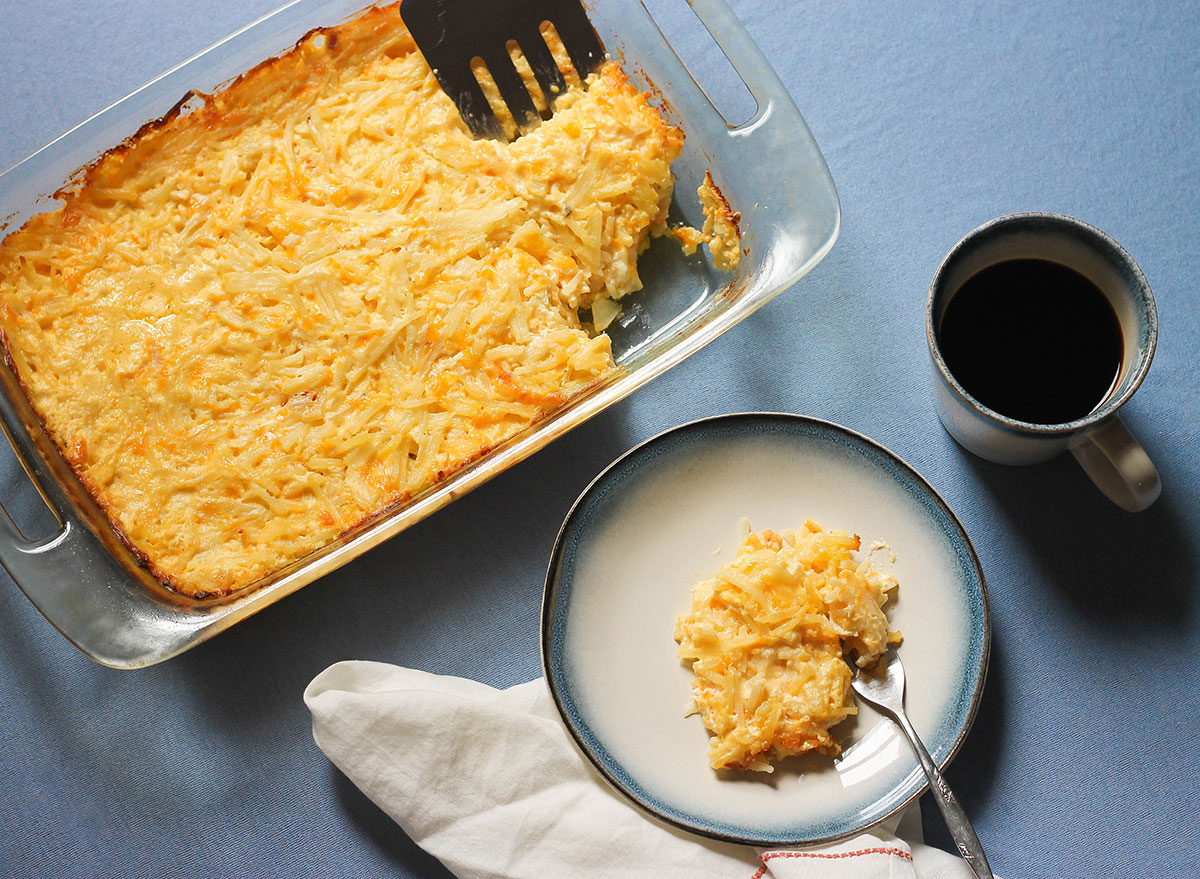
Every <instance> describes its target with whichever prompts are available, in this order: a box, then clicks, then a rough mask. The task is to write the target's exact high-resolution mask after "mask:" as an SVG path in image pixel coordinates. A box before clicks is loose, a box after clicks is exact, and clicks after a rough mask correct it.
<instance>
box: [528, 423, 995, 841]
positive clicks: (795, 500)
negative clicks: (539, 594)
mask: <svg viewBox="0 0 1200 879" xmlns="http://www.w3.org/2000/svg"><path fill="white" fill-rule="evenodd" d="M743 518H746V519H749V521H750V524H751V526H752V527H753V528H754V529H755V530H762V529H764V528H772V529H775V530H782V529H784V528H792V527H796V526H798V525H800V524H801V523H802V522H803V521H804V520H805V519H807V518H812V519H815V520H816V521H818V522H820V523H821V524H822V525H824V526H825V527H826V528H831V529H832V528H843V529H845V530H847V531H851V532H854V533H857V534H859V535H861V537H862V538H863V545H864V546H867V545H869V544H870V543H871V542H873V541H875V540H882V541H884V542H886V544H887V545H888V547H890V548H891V550H892V552H894V553H895V555H896V561H895V564H894V567H893V573H894V574H895V575H896V577H897V578H898V580H899V583H900V586H899V589H898V590H897V594H898V599H897V600H896V601H895V603H894V605H889V608H890V617H891V620H892V624H893V626H894V627H895V628H898V629H900V630H901V631H902V632H903V633H904V644H903V645H902V646H901V648H900V656H901V658H902V659H903V661H904V667H905V672H906V674H907V678H908V697H907V701H906V705H907V708H908V713H909V715H910V717H911V719H912V721H913V723H914V725H915V726H916V728H917V731H918V733H920V735H921V738H922V739H923V740H924V742H925V744H926V745H927V746H928V748H929V751H930V753H931V754H932V755H933V758H934V760H935V761H936V762H937V763H938V765H939V766H945V764H946V763H947V762H949V760H950V759H951V758H952V757H953V755H954V754H955V752H956V751H957V750H958V747H959V745H960V744H961V743H962V741H963V738H964V737H965V736H966V733H967V730H968V729H969V727H970V725H971V721H972V719H973V718H974V715H975V709H976V706H977V705H978V702H979V697H980V694H981V693H982V690H983V682H984V675H985V671H986V668H987V659H988V651H989V644H990V625H989V618H988V602H987V591H986V587H985V586H984V581H983V574H982V572H981V570H980V568H979V561H978V559H977V558H976V556H975V551H974V550H973V548H972V547H971V543H970V541H969V540H968V538H967V535H966V533H965V532H964V531H963V528H962V525H961V524H960V523H959V521H958V519H957V518H955V516H954V514H953V513H952V512H951V511H950V509H949V507H947V506H946V504H945V502H944V501H942V499H941V498H940V497H939V496H938V495H937V493H936V492H935V491H934V490H933V489H932V488H931V487H930V486H929V484H928V483H927V482H925V480H924V479H922V478H921V477H920V475H918V474H917V473H916V471H914V470H913V469H912V468H911V467H909V466H908V465H907V464H905V463H904V462H903V461H902V460H900V459H899V458H898V457H896V456H895V455H894V454H892V453H891V452H889V451H888V450H887V449H885V448H884V447H882V446H880V445H878V444H877V443H875V442H872V441H871V440H869V439H867V438H866V437H863V436H861V435H859V434H857V433H854V432H853V431H851V430H848V429H846V428H844V427H840V426H838V425H836V424H832V423H830V422H826V421H819V420H816V419H813V418H806V417H802V416H797V415H781V414H743V415H726V416H720V417H717V418H710V419H706V420H703V421H696V422H692V423H690V424H685V425H683V426H682V427H678V428H675V429H674V430H670V431H668V432H666V433H664V434H661V435H659V436H657V437H655V438H654V439H651V440H649V441H648V442H646V443H644V444H643V445H641V446H639V447H637V448H636V449H634V450H633V451H631V452H629V453H627V454H626V455H624V456H623V457H621V458H619V459H618V460H617V461H616V462H615V463H613V464H612V465H611V466H610V467H609V468H608V469H607V470H605V471H604V472H603V473H601V474H600V475H599V476H598V477H597V478H596V479H595V480H594V481H593V482H592V484H591V485H590V486H588V488H587V489H586V490H585V491H584V493H583V494H582V495H581V496H580V498H579V500H578V501H576V503H575V506H574V507H573V508H572V510H571V512H570V513H569V514H568V516H567V519H566V521H565V522H564V524H563V527H562V531H561V532H560V533H559V537H558V541H557V543H556V545H555V548H554V554H553V556H552V558H551V561H550V569H549V572H548V574H547V578H546V593H545V598H544V603H543V608H542V659H543V664H544V666H545V671H546V678H547V680H548V681H549V684H550V689H551V692H552V693H553V695H554V699H555V701H556V703H557V705H558V708H559V711H560V713H561V715H562V717H563V720H564V722H565V723H566V726H567V728H568V730H569V731H570V733H571V734H572V735H573V736H574V738H575V740H576V741H577V742H578V743H579V745H580V747H581V748H582V750H583V752H584V753H585V754H586V755H587V756H588V758H589V759H590V760H591V761H592V763H594V764H595V766H596V768H597V769H599V770H600V772H601V773H602V774H603V775H604V776H605V777H606V778H607V779H608V780H609V781H610V782H612V784H613V785H615V786H616V788H617V789H618V790H620V791H621V792H622V793H624V794H625V795H626V796H627V797H629V798H630V799H631V800H633V802H635V803H637V804H638V805H640V806H641V807H643V808H644V809H646V810H648V811H649V812H651V813H652V814H654V815H656V816H658V817H660V818H662V819H664V820H666V821H669V822H671V823H673V824H676V825H678V826H680V827H683V828H685V829H688V830H691V831H695V832H697V833H701V834H704V835H706V836H710V837H714V838H717V839H724V840H730V841H735V842H744V843H752V844H757V845H800V844H806V843H817V842H826V841H830V840H833V839H838V838H841V837H844V836H848V835H851V834H853V833H856V832H858V831H860V830H862V829H863V828H865V827H868V826H870V825H872V824H875V823H877V822H879V821H882V820H883V819H885V818H887V817H889V816H891V815H893V814H895V813H896V812H898V811H899V810H900V809H902V808H903V807H904V806H906V805H907V804H908V803H910V802H912V801H913V800H914V799H915V798H916V797H917V796H918V795H920V793H921V792H922V791H923V790H924V789H925V777H924V775H923V774H922V773H921V771H920V768H919V767H918V765H917V762H916V758H915V757H914V756H913V753H912V751H911V750H910V748H909V746H908V743H907V742H906V741H905V740H904V739H903V738H902V736H901V734H900V733H899V731H898V730H897V729H896V727H895V726H894V725H893V724H892V723H891V722H890V721H886V720H884V719H883V718H882V717H881V716H880V715H878V714H876V713H875V712H874V711H873V710H871V709H869V708H868V707H867V706H864V705H860V706H859V711H860V713H859V714H858V716H857V717H854V718H850V719H848V720H847V721H845V722H843V723H842V724H840V725H839V726H837V727H835V728H834V732H835V735H836V737H837V738H838V740H839V741H840V742H841V744H842V747H843V752H842V755H841V757H839V758H838V759H837V760H833V759H830V758H828V757H822V756H817V755H805V756H804V757H799V758H792V759H791V760H788V761H784V762H783V763H781V764H779V765H778V766H777V768H776V771H775V772H774V773H773V774H770V775H765V774H762V773H717V772H714V771H713V770H712V769H711V768H709V765H708V760H707V758H706V752H707V747H708V733H707V732H706V731H705V729H704V727H703V725H702V724H701V722H700V718H699V717H698V716H691V717H685V716H684V708H685V705H686V704H687V701H688V693H689V685H690V681H691V671H690V670H689V669H688V668H687V667H685V666H684V664H683V663H681V662H680V660H679V659H678V658H677V657H676V650H677V645H676V644H675V641H674V640H673V633H674V625H675V618H676V617H677V616H678V615H679V614H680V613H683V612H685V611H686V610H687V609H688V607H689V606H690V603H691V589H692V586H693V585H694V584H695V583H696V582H697V581H699V580H702V579H706V578H708V577H711V576H712V574H713V573H714V572H715V571H716V569H717V568H718V567H719V566H720V565H722V564H724V563H725V562H727V561H729V560H730V559H731V558H732V557H733V554H734V552H735V551H736V549H737V544H738V524H739V522H740V520H741V519H743Z"/></svg>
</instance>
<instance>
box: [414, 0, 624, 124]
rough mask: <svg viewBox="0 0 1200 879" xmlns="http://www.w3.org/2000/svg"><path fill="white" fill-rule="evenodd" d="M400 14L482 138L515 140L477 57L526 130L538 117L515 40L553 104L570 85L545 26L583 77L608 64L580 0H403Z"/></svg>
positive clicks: (436, 72)
mask: <svg viewBox="0 0 1200 879" xmlns="http://www.w3.org/2000/svg"><path fill="white" fill-rule="evenodd" d="M400 16H401V17H402V18H403V19H404V23H405V25H407V26H408V29H409V31H410V32H411V33H412V35H413V39H414V40H415V41H416V43H417V48H418V49H420V50H421V54H422V55H424V56H425V60H426V62H428V64H429V66H430V67H431V68H433V72H434V75H436V76H437V79H438V82H439V83H441V86H442V90H443V91H445V93H446V94H447V95H449V96H450V99H451V100H453V101H454V103H455V105H456V106H457V107H458V112H459V113H460V114H461V115H462V118H463V121H464V122H466V123H467V127H468V128H470V129H471V132H472V133H473V134H475V135H476V136H477V137H493V138H496V139H498V140H506V139H507V138H506V137H505V134H504V129H503V127H502V126H501V124H500V122H499V121H498V120H497V119H496V115H495V113H493V112H492V107H491V105H490V104H489V103H488V100H487V97H486V96H485V95H484V93H483V89H482V88H480V85H479V81H478V80H477V79H476V78H475V72H474V70H472V69H471V61H472V59H474V58H481V59H482V60H483V62H484V63H485V64H486V65H487V68H488V71H489V72H490V73H491V76H492V79H493V81H494V82H495V83H496V87H497V89H498V90H499V92H500V97H501V98H502V99H503V100H504V103H505V104H507V105H508V109H509V112H511V113H512V116H513V119H515V120H516V122H517V124H518V125H519V126H521V127H524V124H525V122H526V121H527V120H529V119H530V118H531V117H534V116H537V115H538V111H537V108H536V107H535V106H534V103H533V99H532V97H531V96H530V94H529V89H528V88H526V86H525V82H524V80H522V79H521V75H520V74H519V73H518V72H517V69H516V68H515V67H514V66H513V62H512V58H511V57H510V56H509V53H508V44H509V42H510V41H516V43H517V45H518V46H519V47H520V49H521V52H522V53H523V54H524V55H525V58H526V59H527V60H528V61H529V66H530V68H531V69H532V70H533V74H534V77H535V78H536V79H537V82H538V85H539V86H541V89H542V93H543V94H544V95H545V96H546V98H547V100H548V101H550V103H551V104H553V102H554V99H555V97H556V96H557V95H560V94H562V93H563V92H564V91H566V87H567V86H566V82H565V81H564V79H563V75H562V72H561V71H560V70H559V68H558V64H557V63H556V62H555V60H554V56H553V55H552V54H551V51H550V49H549V47H548V46H547V44H546V40H545V38H544V37H543V36H542V25H543V24H544V23H547V22H548V23H550V24H552V25H553V26H554V30H555V31H557V32H558V36H559V39H561V40H562V43H563V46H564V47H565V48H566V50H567V53H568V55H570V58H571V64H572V66H573V67H574V68H575V72H576V73H578V74H579V78H580V79H584V78H586V77H587V75H588V74H589V73H591V72H592V71H594V70H595V69H596V68H597V67H598V66H599V65H600V63H601V62H602V61H603V60H604V46H603V44H602V43H601V42H600V38H599V37H598V36H597V35H596V29H595V28H593V27H592V23H591V22H590V21H588V17H587V13H585V12H584V11H583V6H582V5H580V3H579V2H578V0H403V2H402V3H401V4H400Z"/></svg>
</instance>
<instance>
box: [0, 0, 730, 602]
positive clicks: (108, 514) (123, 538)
mask: <svg viewBox="0 0 1200 879" xmlns="http://www.w3.org/2000/svg"><path fill="white" fill-rule="evenodd" d="M398 5H399V4H398V3H393V4H390V6H380V5H376V6H372V7H370V8H369V9H367V10H365V11H364V12H362V13H361V14H359V15H357V16H355V17H354V18H353V19H351V21H354V22H359V21H362V20H363V19H366V18H368V17H370V16H381V15H383V14H384V13H385V10H387V9H390V8H394V7H397V6H398ZM348 23H349V22H344V23H343V24H341V25H331V26H327V27H317V28H313V29H312V30H310V31H308V32H307V33H305V34H304V35H303V36H302V37H300V39H298V40H297V41H296V42H295V44H294V45H293V46H292V48H290V49H289V50H287V51H286V52H283V53H281V54H279V55H276V56H273V57H271V58H268V59H266V60H265V61H263V62H261V63H259V64H257V65H255V66H254V67H252V68H250V69H249V70H247V71H246V72H245V73H242V74H240V75H239V76H237V77H235V78H234V79H232V80H229V81H228V82H227V83H223V84H222V85H221V86H220V87H219V88H218V89H217V90H215V91H214V92H213V93H212V94H211V95H206V94H204V93H203V92H199V91H196V90H192V89H189V90H188V91H187V92H186V93H184V95H183V97H181V98H180V99H179V100H178V101H177V102H176V103H175V105H174V106H172V107H171V109H170V110H168V111H167V112H166V113H164V114H163V115H162V116H160V117H159V118H158V119H153V120H151V121H149V122H146V123H145V124H143V125H142V126H141V127H139V128H138V130H137V131H135V132H134V133H133V134H132V135H130V136H129V137H127V138H125V139H124V140H123V141H121V143H119V144H117V145H116V146H114V147H112V148H110V149H108V150H106V151H105V152H103V153H101V154H100V155H99V156H97V157H96V158H95V159H94V160H92V161H91V162H89V163H88V164H87V165H85V166H83V167H82V168H80V169H79V170H78V171H76V172H75V173H74V174H72V175H71V178H70V179H69V180H68V182H67V183H66V184H64V185H63V186H62V187H60V188H59V189H58V190H57V191H55V193H54V198H55V199H59V200H64V201H66V202H67V205H64V206H63V207H61V208H58V210H65V209H66V208H67V207H69V203H70V200H71V198H72V197H73V196H74V195H76V194H77V193H79V192H80V191H81V190H83V189H85V188H86V187H87V186H90V185H91V184H92V183H93V182H94V177H95V176H96V175H97V174H98V173H99V172H100V171H101V170H102V166H103V165H104V164H105V163H107V162H110V161H114V160H119V159H121V158H122V157H123V156H124V155H125V154H127V153H129V152H130V151H132V150H133V149H134V148H135V147H136V146H138V145H139V143H140V142H141V141H142V140H145V139H146V138H148V137H150V136H152V135H154V134H156V133H157V132H159V131H161V130H162V129H164V128H166V127H167V126H169V125H170V124H172V123H173V122H174V120H175V119H177V118H179V116H180V115H182V114H183V112H184V109H185V107H186V106H187V105H188V103H189V102H191V101H193V100H195V99H196V98H199V99H201V100H202V101H203V107H200V108H197V109H196V110H195V111H193V112H196V113H206V112H214V111H216V109H217V108H216V107H214V101H215V99H216V98H218V97H220V96H221V95H223V94H225V93H227V92H229V91H230V90H232V89H234V88H235V87H237V86H238V85H239V84H240V83H242V82H244V81H246V80H248V79H250V78H251V77H254V76H258V75H261V74H265V73H267V72H268V71H269V70H271V69H272V68H274V67H278V66H279V65H281V64H282V63H283V62H285V61H287V60H289V59H291V58H292V57H293V56H295V55H296V53H298V52H303V51H305V50H306V49H308V48H312V49H318V50H320V51H323V52H326V53H333V52H335V51H336V49H337V47H338V34H337V32H338V30H339V29H341V28H342V27H343V26H345V25H346V24H348ZM318 36H323V37H324V44H323V45H321V46H316V45H315V43H314V41H315V39H316V37H318ZM611 69H612V70H615V71H616V73H618V74H619V75H620V79H621V82H622V83H624V84H628V85H631V83H629V79H628V77H627V76H626V75H625V72H624V71H623V70H621V68H620V67H619V66H615V65H614V66H613V68H611ZM655 91H656V94H655V95H652V94H651V93H650V92H645V93H644V96H645V97H646V98H647V100H650V99H651V98H653V97H658V98H659V99H662V94H661V92H658V91H657V89H655ZM660 122H661V124H662V125H663V127H671V128H676V130H678V131H679V132H680V135H681V136H682V130H681V129H679V128H678V126H674V125H671V123H669V122H667V120H666V119H663V118H661V114H660ZM713 188H714V189H716V187H715V186H714V187H713ZM716 191H717V193H718V195H719V196H720V198H721V201H722V203H723V204H724V205H725V207H726V209H728V203H727V202H726V201H725V198H724V196H723V195H720V190H716ZM37 216H38V215H36V214H35V215H34V216H33V217H30V218H29V219H27V220H26V221H25V223H23V224H22V225H21V227H20V228H19V229H17V230H15V231H14V232H12V233H10V234H16V233H17V232H19V231H21V230H23V229H24V228H25V227H26V226H28V225H29V223H31V222H32V221H33V220H34V219H35V218H36V217H37ZM734 216H735V217H737V216H738V215H737V214H736V212H734ZM735 223H736V221H735ZM5 237H8V236H7V235H6V236H5ZM0 356H2V357H3V359H4V362H5V366H6V367H7V368H8V370H9V372H10V373H11V374H12V375H13V377H14V379H15V380H16V383H17V385H18V386H19V387H20V389H21V392H22V393H23V394H24V395H25V398H26V400H27V401H29V403H30V408H31V410H32V411H33V413H34V416H35V417H36V418H37V420H38V423H39V425H40V426H41V428H42V430H43V431H44V433H45V434H46V436H47V437H49V438H50V440H51V441H52V442H53V443H54V446H55V448H56V449H57V450H58V452H59V454H61V455H62V457H63V460H64V461H66V463H67V465H68V466H69V467H70V469H71V472H72V473H73V474H74V475H75V478H76V479H77V480H78V481H79V484H80V485H81V486H82V487H83V490H84V491H85V492H86V493H87V495H88V496H89V497H90V498H91V500H92V502H93V503H95V504H96V506H97V507H98V508H99V509H100V510H101V512H103V514H104V516H105V518H106V519H107V521H108V526H109V528H110V530H111V533H112V535H113V536H114V537H115V538H116V539H117V541H118V542H119V543H120V545H121V546H122V547H123V548H124V549H125V550H126V551H127V552H128V553H129V555H130V557H131V558H132V559H133V561H134V562H135V563H136V564H137V565H138V566H139V567H141V568H142V569H143V570H145V571H146V572H147V573H149V574H150V575H151V576H152V577H153V578H154V579H155V580H156V581H157V582H158V583H160V584H161V585H162V586H163V587H164V588H166V589H167V590H168V591H169V592H170V593H172V594H173V595H176V596H179V597H181V598H185V599H188V600H190V601H195V602H197V603H206V602H210V601H212V600H218V599H219V600H232V599H233V598H235V597H237V596H238V595H240V594H243V593H246V592H249V591H253V590H256V589H258V588H260V587H261V585H262V584H263V581H265V580H268V579H270V578H272V577H276V576H278V575H279V574H280V573H281V572H283V571H286V570H287V569H289V568H292V567H294V566H296V565H298V564H300V563H301V562H302V561H303V560H304V559H307V558H310V557H311V556H312V555H313V554H315V553H319V552H322V551H325V550H327V549H328V548H329V547H331V546H333V545H334V544H336V543H338V542H339V541H341V540H343V539H344V538H346V537H347V536H348V535H350V534H352V533H354V532H357V531H360V530H362V529H363V528H365V527H367V526H369V525H370V524H372V523H374V522H377V521H380V520H382V519H385V518H387V517H388V516H390V515H392V514H393V513H395V512H396V511H398V510H399V509H402V508H403V507H404V506H406V505H407V504H409V503H410V502H411V501H412V500H414V498H415V497H419V496H422V495H424V494H426V493H427V492H429V491H432V490H433V489H435V488H436V487H438V486H439V485H441V484H442V483H443V482H445V481H446V480H447V479H448V478H449V477H450V476H452V475H454V474H455V473H458V472H460V471H462V470H464V469H466V468H467V467H470V466H472V465H474V464H476V463H477V462H478V461H480V460H482V459H483V458H485V457H487V456H488V455H490V454H491V453H492V452H494V451H495V450H496V449H498V448H500V447H502V446H504V445H506V444H508V443H511V442H514V441H516V440H517V438H518V437H520V436H523V435H526V434H527V433H528V432H530V431H532V430H533V429H535V428H536V427H537V426H538V425H539V424H541V423H542V422H544V421H546V420H547V419H549V418H550V417H551V416H553V415H555V414H557V413H559V412H560V411H561V410H562V407H563V405H564V404H566V403H567V402H570V401H574V400H579V399H582V398H583V397H585V396H588V395H589V394H591V393H592V392H593V391H594V390H596V389H597V388H598V387H600V386H601V385H603V384H605V383H607V382H608V381H609V380H610V379H611V378H612V375H611V374H610V375H609V376H606V377H605V378H602V379H600V380H598V381H596V382H593V383H592V384H590V385H588V386H587V387H585V388H582V389H580V390H579V391H577V392H576V393H575V394H572V395H571V396H570V397H569V398H563V399H562V400H560V401H559V402H558V403H557V404H556V405H555V408H554V409H552V410H550V411H548V412H546V413H545V414H544V415H542V416H541V417H539V418H537V419H536V420H534V421H533V422H532V423H531V424H530V425H529V426H528V427H526V428H525V429H524V430H522V431H520V432H518V433H517V434H515V435H514V436H512V437H509V438H507V439H505V440H503V441H501V442H500V443H496V444H493V445H491V446H486V447H484V448H482V449H480V450H479V451H478V452H476V453H475V454H474V455H472V456H471V457H470V458H468V459H467V460H465V461H463V462H462V463H461V464H459V465H458V466H457V467H454V468H451V469H449V470H444V471H442V470H439V471H438V473H437V476H436V478H435V479H434V480H433V481H432V482H431V483H430V484H429V485H428V486H426V487H425V488H424V489H423V490H422V491H420V492H418V493H417V495H414V494H413V493H412V492H410V491H403V492H401V493H400V494H398V495H397V496H396V497H395V498H393V499H392V500H391V501H389V502H388V503H386V504H384V505H383V506H381V507H380V508H379V509H378V510H375V511H373V512H371V513H368V514H367V515H365V516H363V517H362V518H360V519H359V520H358V521H356V522H355V523H353V524H352V525H349V526H347V527H346V528H344V529H342V530H341V531H340V532H338V534H337V535H336V536H335V537H333V538H331V539H330V540H329V541H327V542H326V543H324V544H323V545H321V546H320V547H317V548H316V549H314V550H312V551H310V552H309V553H306V554H305V555H303V556H301V557H299V558H298V559H293V560H292V561H290V562H288V563H286V564H285V565H282V566H281V567H279V568H277V569H275V570H273V571H271V572H270V573H268V574H266V575H265V576H263V577H260V578H258V579H257V580H254V581H251V582H250V583H246V584H244V585H241V586H236V587H234V588H231V589H227V590H214V591H206V590H202V589H197V590H192V591H188V590H186V589H184V588H183V587H182V586H181V585H180V584H179V583H178V582H177V581H176V579H175V578H174V577H172V576H171V575H170V574H168V573H166V572H165V571H163V570H161V569H160V568H159V567H158V566H157V565H156V564H155V563H154V561H153V559H151V558H150V556H149V555H147V554H146V553H145V552H144V551H143V550H142V549H140V548H139V547H138V546H137V545H136V544H135V543H134V542H133V540H131V539H130V538H129V536H128V535H127V534H126V533H125V531H124V529H123V528H121V526H120V524H119V523H118V521H117V518H116V515H115V512H114V511H113V509H112V504H111V503H110V502H109V500H108V498H107V497H105V495H104V493H103V492H101V491H100V490H99V489H98V488H97V487H96V485H95V484H94V483H93V482H92V480H91V479H90V478H89V477H88V476H87V474H86V473H85V472H84V471H83V469H82V463H83V462H82V460H81V459H80V456H78V455H77V454H75V453H74V452H72V451H71V450H70V449H68V448H67V447H66V445H65V444H64V443H63V442H62V441H61V439H60V438H59V436H58V434H57V433H56V432H55V431H54V430H53V429H52V428H51V427H50V425H49V424H48V423H47V422H46V419H45V417H44V416H43V415H42V412H41V410H40V409H39V408H38V407H37V406H36V405H33V396H32V394H31V393H30V389H29V387H28V385H26V383H25V380H24V379H23V378H22V376H21V373H20V371H19V370H18V369H17V366H16V363H15V361H14V359H13V357H12V353H11V349H10V346H9V340H8V335H7V333H5V332H4V330H3V328H0Z"/></svg>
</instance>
